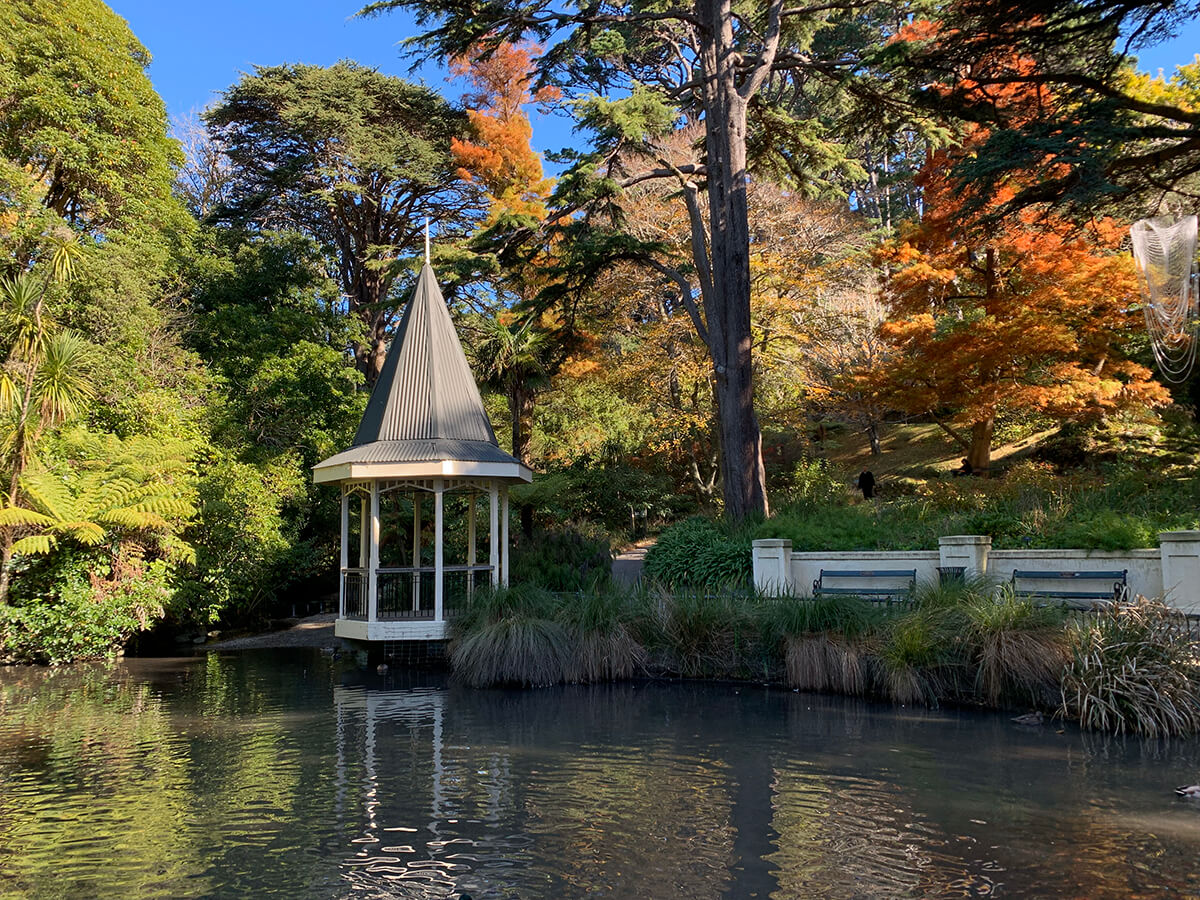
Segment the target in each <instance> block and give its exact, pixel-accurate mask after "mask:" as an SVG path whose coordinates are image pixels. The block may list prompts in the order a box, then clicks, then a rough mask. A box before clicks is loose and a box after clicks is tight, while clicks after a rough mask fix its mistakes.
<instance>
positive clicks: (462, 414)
mask: <svg viewBox="0 0 1200 900" xmlns="http://www.w3.org/2000/svg"><path fill="white" fill-rule="evenodd" d="M455 475H463V476H470V475H480V476H484V477H493V478H503V479H511V480H514V481H529V480H530V478H531V473H530V471H529V469H528V468H527V467H526V466H523V465H522V464H521V463H520V462H518V461H517V459H516V458H515V457H513V456H512V455H511V454H508V453H505V452H504V451H503V450H501V449H500V445H499V444H498V443H497V442H496V435H495V432H493V431H492V424H491V422H490V421H489V420H488V416H487V411H486V410H485V409H484V407H483V398H482V397H481V396H480V394H479V388H478V387H477V386H476V384H475V376H474V375H473V374H472V372H471V366H470V364H469V363H468V362H467V357H466V355H465V354H464V353H463V349H462V344H461V343H459V340H458V334H457V333H456V332H455V329H454V323H453V322H452V321H451V319H450V313H449V311H448V310H447V309H446V301H445V299H444V298H443V297H442V292H441V290H440V289H439V288H438V284H437V278H436V277H435V276H434V274H433V269H432V268H431V267H430V265H429V263H428V262H427V263H425V265H424V267H423V268H422V269H421V274H420V276H419V277H418V278H417V286H416V288H415V289H414V290H413V295H412V299H411V300H410V301H409V303H408V306H407V307H406V308H405V310H404V315H403V316H402V317H401V319H400V327H399V328H398V329H397V331H396V336H395V338H394V339H393V340H392V344H391V347H389V349H388V352H387V357H386V359H385V360H384V363H383V370H382V371H381V372H380V374H379V380H378V381H377V382H376V383H375V388H374V390H372V391H371V399H370V400H369V401H368V402H367V409H366V412H364V413H363V417H362V422H361V423H359V426H358V432H357V433H356V434H355V435H354V443H353V444H352V445H351V446H350V449H348V450H344V451H343V452H341V453H339V454H337V455H336V456H331V457H330V458H329V459H327V460H325V461H323V462H320V463H318V464H317V465H316V466H314V467H313V478H314V480H315V481H317V482H328V481H344V480H347V479H355V478H380V477H384V478H388V477H413V478H419V477H429V476H455Z"/></svg>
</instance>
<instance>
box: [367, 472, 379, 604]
mask: <svg viewBox="0 0 1200 900" xmlns="http://www.w3.org/2000/svg"><path fill="white" fill-rule="evenodd" d="M369 562H370V565H369V567H368V570H367V578H368V581H367V621H368V622H374V621H376V618H377V616H378V613H379V481H378V480H373V481H372V482H371V558H370V561H369Z"/></svg>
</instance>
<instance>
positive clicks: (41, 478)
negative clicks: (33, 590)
mask: <svg viewBox="0 0 1200 900" xmlns="http://www.w3.org/2000/svg"><path fill="white" fill-rule="evenodd" d="M65 442H66V443H67V444H68V447H67V448H65V449H67V450H69V451H70V452H69V453H68V454H67V455H69V457H71V458H72V459H73V460H74V462H73V463H72V464H71V465H70V466H69V467H66V468H65V469H64V470H62V471H59V470H57V469H49V468H43V469H40V470H38V471H34V472H30V473H28V474H26V475H24V476H22V478H21V496H22V498H23V502H22V503H21V504H20V505H17V506H10V507H7V508H4V509H0V526H3V525H7V526H11V527H14V528H17V529H19V530H21V531H25V532H31V533H27V534H26V535H25V536H23V537H22V538H21V540H19V541H18V542H17V543H16V544H14V546H13V550H14V552H18V553H29V554H45V553H50V552H51V551H52V550H53V549H54V548H55V547H56V546H57V545H58V544H59V542H61V541H64V540H68V541H73V542H75V543H78V544H82V545H85V546H98V545H101V544H104V543H107V542H113V541H119V540H121V539H122V538H124V537H128V536H133V535H137V536H138V537H139V539H142V540H145V539H150V540H151V541H152V542H154V543H155V544H157V545H158V546H159V549H160V551H161V552H162V553H163V554H164V555H170V556H172V557H174V558H176V559H186V558H189V557H190V556H191V555H192V551H191V548H189V547H187V546H186V544H184V543H183V542H182V541H180V540H179V539H178V537H177V535H176V534H175V532H176V531H177V530H178V529H179V528H180V527H181V526H182V524H183V523H184V522H186V520H188V519H189V518H190V517H191V516H192V515H194V514H195V507H194V506H193V505H192V502H191V494H192V490H193V485H192V482H191V479H190V477H187V476H188V459H187V452H188V447H187V445H186V444H184V443H183V442H178V441H152V440H149V439H146V438H132V439H129V440H125V441H122V440H120V439H119V438H116V437H113V436H111V435H93V434H88V433H87V432H76V433H74V434H73V435H72V436H70V437H68V438H67V439H66V441H65Z"/></svg>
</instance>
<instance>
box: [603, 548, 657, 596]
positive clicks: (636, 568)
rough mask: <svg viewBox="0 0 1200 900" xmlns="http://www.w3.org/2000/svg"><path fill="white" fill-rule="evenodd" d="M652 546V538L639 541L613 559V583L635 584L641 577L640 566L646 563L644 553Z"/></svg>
mask: <svg viewBox="0 0 1200 900" xmlns="http://www.w3.org/2000/svg"><path fill="white" fill-rule="evenodd" d="M653 546H654V538H645V539H643V540H640V541H638V542H637V544H635V545H634V546H632V547H630V548H629V549H627V550H623V551H621V552H620V553H618V554H617V555H616V557H614V558H613V566H612V573H613V581H615V582H616V583H617V584H624V585H629V586H630V587H632V586H633V585H635V584H637V583H638V581H639V580H640V579H641V577H642V565H643V564H644V563H645V561H646V552H647V551H648V550H649V549H650V548H651V547H653Z"/></svg>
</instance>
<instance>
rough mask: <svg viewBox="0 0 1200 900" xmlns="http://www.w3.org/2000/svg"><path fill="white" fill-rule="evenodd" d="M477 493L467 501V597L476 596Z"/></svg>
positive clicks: (473, 493)
mask: <svg viewBox="0 0 1200 900" xmlns="http://www.w3.org/2000/svg"><path fill="white" fill-rule="evenodd" d="M475 496H476V495H475V492H474V491H472V492H471V497H470V499H469V500H468V501H467V596H468V597H473V596H474V595H475V573H474V571H472V570H473V569H474V568H475Z"/></svg>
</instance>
